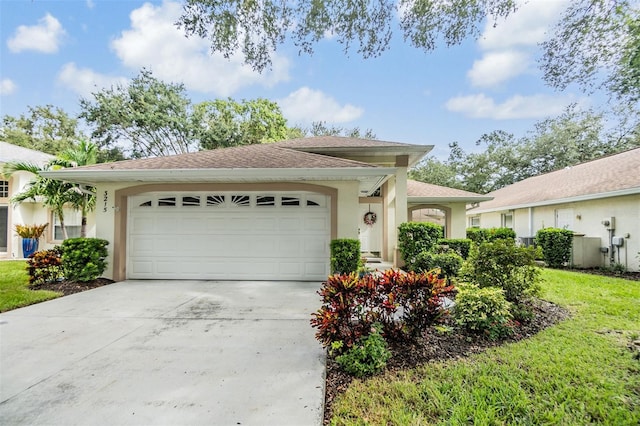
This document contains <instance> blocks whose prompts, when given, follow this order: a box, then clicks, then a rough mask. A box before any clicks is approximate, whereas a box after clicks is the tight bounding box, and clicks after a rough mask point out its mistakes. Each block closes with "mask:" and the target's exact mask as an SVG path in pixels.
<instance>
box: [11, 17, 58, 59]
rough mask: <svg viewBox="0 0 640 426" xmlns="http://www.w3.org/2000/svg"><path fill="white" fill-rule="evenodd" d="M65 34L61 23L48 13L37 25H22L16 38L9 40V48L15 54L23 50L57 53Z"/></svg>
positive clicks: (17, 30)
mask: <svg viewBox="0 0 640 426" xmlns="http://www.w3.org/2000/svg"><path fill="white" fill-rule="evenodd" d="M65 34H66V32H65V30H64V28H62V24H60V21H58V20H57V19H56V18H54V17H53V16H51V15H50V14H48V13H47V14H46V15H45V16H44V17H43V18H40V20H38V24H37V25H32V26H27V25H20V26H19V27H18V29H16V32H15V34H14V36H13V37H11V38H10V39H9V40H7V46H8V47H9V50H11V51H12V52H14V53H17V52H22V51H23V50H35V51H37V52H42V53H56V52H57V51H58V49H59V47H60V43H61V42H62V38H63V37H64V35H65Z"/></svg>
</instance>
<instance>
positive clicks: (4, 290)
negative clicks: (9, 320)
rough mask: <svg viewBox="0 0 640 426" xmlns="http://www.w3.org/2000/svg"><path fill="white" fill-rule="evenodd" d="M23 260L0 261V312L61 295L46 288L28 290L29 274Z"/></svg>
mask: <svg viewBox="0 0 640 426" xmlns="http://www.w3.org/2000/svg"><path fill="white" fill-rule="evenodd" d="M26 267H27V263H26V262H25V261H24V260H6V261H5V260H3V261H1V262H0V312H5V311H10V310H11V309H16V308H21V307H23V306H27V305H31V304H34V303H38V302H43V301H45V300H49V299H55V298H56V297H59V296H62V294H61V293H57V292H53V291H46V290H36V291H34V290H29V288H28V285H29V276H28V275H27V271H26Z"/></svg>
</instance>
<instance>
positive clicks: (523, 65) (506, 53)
mask: <svg viewBox="0 0 640 426" xmlns="http://www.w3.org/2000/svg"><path fill="white" fill-rule="evenodd" d="M519 3H520V4H519V7H518V10H517V11H516V12H515V13H513V14H511V15H509V16H508V17H507V18H506V19H505V20H499V22H497V25H495V26H494V23H493V22H492V21H490V20H488V21H487V23H486V24H485V28H484V31H483V33H482V35H481V36H480V40H479V41H478V45H479V47H480V49H481V50H482V51H483V52H484V54H483V56H482V58H481V59H479V60H477V61H475V62H474V63H473V67H472V69H471V70H469V71H468V73H467V76H468V78H469V80H470V81H471V84H472V85H473V86H475V87H493V86H497V85H499V84H501V83H503V82H506V81H508V80H510V79H512V78H514V77H517V76H519V75H521V74H523V73H525V72H527V71H528V70H529V68H530V66H531V64H532V63H533V60H532V57H533V55H534V53H535V51H536V49H537V46H538V43H540V42H542V41H544V40H545V38H546V37H547V34H548V32H549V29H550V28H551V27H552V26H553V25H554V24H555V23H556V22H557V20H558V17H559V16H561V14H562V12H563V11H564V9H566V7H567V6H568V4H569V1H568V0H529V1H527V2H525V1H524V0H523V1H520V2H519Z"/></svg>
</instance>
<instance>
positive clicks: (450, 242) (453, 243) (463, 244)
mask: <svg viewBox="0 0 640 426" xmlns="http://www.w3.org/2000/svg"><path fill="white" fill-rule="evenodd" d="M446 249H451V250H453V251H455V252H457V253H458V254H459V255H460V256H462V258H463V259H466V258H467V257H469V251H470V250H471V239H469V238H441V239H439V240H438V250H440V251H446Z"/></svg>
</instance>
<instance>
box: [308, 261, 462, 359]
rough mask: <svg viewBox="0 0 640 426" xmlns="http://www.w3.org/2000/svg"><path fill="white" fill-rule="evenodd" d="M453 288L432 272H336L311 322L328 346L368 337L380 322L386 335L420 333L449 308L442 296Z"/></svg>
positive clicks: (318, 337)
mask: <svg viewBox="0 0 640 426" xmlns="http://www.w3.org/2000/svg"><path fill="white" fill-rule="evenodd" d="M453 289H454V287H453V286H452V285H449V284H447V281H446V280H445V279H441V278H438V274H437V272H432V271H430V272H423V273H416V272H409V273H406V272H403V271H395V270H388V271H385V272H376V273H372V274H365V275H362V276H360V275H358V274H356V273H353V274H343V275H338V274H336V275H333V276H330V277H329V279H327V281H326V282H324V284H323V286H322V288H321V289H320V290H319V291H318V294H319V295H320V296H321V297H322V306H321V308H320V309H319V310H318V311H317V312H315V313H313V314H312V316H313V318H312V319H311V325H312V327H314V328H317V329H318V330H317V332H316V338H317V339H318V340H319V341H320V343H322V345H323V346H324V347H328V346H330V345H331V344H332V343H333V342H342V343H343V345H344V346H343V347H344V349H348V348H350V347H352V346H353V345H354V343H356V342H357V341H358V340H359V339H360V338H361V337H364V336H367V335H368V334H369V333H370V331H371V326H372V325H373V324H374V323H376V322H377V323H380V324H382V326H383V329H384V334H385V337H387V338H397V337H400V336H401V335H418V334H420V332H421V331H423V330H425V329H426V327H428V326H430V325H433V324H434V323H436V322H437V321H438V320H439V319H440V318H441V316H442V315H443V314H445V313H446V312H447V311H446V309H445V308H444V307H443V303H444V297H445V296H446V295H448V294H450V293H451V292H452V291H453Z"/></svg>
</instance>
